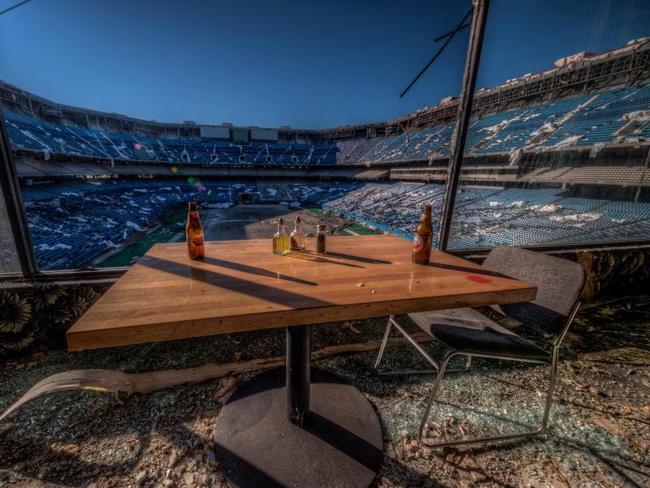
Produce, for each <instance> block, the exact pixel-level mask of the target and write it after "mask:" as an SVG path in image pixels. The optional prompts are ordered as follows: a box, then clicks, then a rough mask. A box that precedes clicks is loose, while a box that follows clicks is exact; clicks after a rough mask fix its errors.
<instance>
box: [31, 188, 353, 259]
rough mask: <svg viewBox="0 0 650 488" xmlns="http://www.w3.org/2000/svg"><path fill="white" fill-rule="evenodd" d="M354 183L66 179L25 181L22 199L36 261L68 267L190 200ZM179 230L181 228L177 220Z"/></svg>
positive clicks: (294, 195)
mask: <svg viewBox="0 0 650 488" xmlns="http://www.w3.org/2000/svg"><path fill="white" fill-rule="evenodd" d="M357 186H359V185H358V184H356V183H353V182H346V183H338V184H335V185H319V184H316V183H291V184H283V185H281V184H265V185H260V186H259V187H258V186H257V185H255V184H251V183H249V182H237V181H232V180H230V181H228V182H227V183H223V182H221V181H219V182H215V181H205V182H201V181H198V180H190V181H179V180H169V179H156V180H141V181H138V180H110V181H102V182H84V181H75V180H65V181H61V182H58V183H52V184H38V185H31V186H24V187H23V200H24V202H25V208H26V211H27V219H28V223H29V228H30V231H31V234H32V240H33V241H34V249H35V251H36V257H37V259H38V262H39V265H40V266H41V267H42V268H43V269H71V268H82V267H86V266H89V265H91V263H92V262H93V260H94V258H96V257H97V256H99V255H100V254H103V253H106V252H107V251H109V250H111V249H113V248H117V247H118V246H120V245H121V244H123V243H124V242H125V241H128V240H129V238H130V237H131V236H133V235H134V234H137V233H140V234H142V233H143V232H145V231H146V230H151V227H152V226H153V227H155V226H156V225H158V224H159V223H160V220H161V217H163V216H164V215H166V214H168V213H169V212H171V211H173V210H175V209H178V208H183V206H184V205H185V202H187V201H190V200H195V201H198V202H200V203H202V204H208V205H225V206H230V205H232V204H233V203H234V202H236V201H237V199H238V194H239V193H242V192H246V193H249V194H250V195H251V196H252V197H253V202H258V203H279V202H286V203H292V202H299V203H300V204H302V205H320V203H321V202H322V201H324V200H329V199H333V198H338V197H340V196H341V195H342V194H343V193H345V192H347V191H349V190H351V189H353V188H356V187H357ZM178 232H182V225H181V226H180V227H179V228H178Z"/></svg>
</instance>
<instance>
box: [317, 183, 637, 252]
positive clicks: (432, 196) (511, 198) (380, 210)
mask: <svg viewBox="0 0 650 488" xmlns="http://www.w3.org/2000/svg"><path fill="white" fill-rule="evenodd" d="M443 192H444V186H443V185H439V184H426V185H423V184H420V183H392V184H390V183H387V184H379V183H372V184H366V185H364V186H362V187H360V188H358V189H356V190H353V191H351V192H349V193H347V194H345V195H344V196H343V197H342V198H340V199H337V200H334V201H330V202H326V203H325V204H324V207H325V208H327V209H328V210H330V211H332V212H335V213H338V214H341V215H344V216H346V217H348V218H351V219H354V220H356V221H358V222H360V223H362V224H364V225H367V226H369V227H373V228H376V229H378V230H381V231H383V232H389V233H392V234H395V235H399V236H403V237H406V238H410V237H411V235H412V233H413V232H414V230H415V227H416V226H417V222H418V218H419V215H420V212H421V208H422V206H423V205H424V204H425V203H430V204H431V205H432V206H433V210H434V215H435V214H437V213H439V212H440V209H441V207H442V198H443ZM437 224H438V222H437V220H436V219H434V234H435V233H437V230H438V229H437ZM631 238H634V239H648V238H650V203H634V202H611V201H609V200H600V199H590V198H573V197H564V196H562V190H560V189H557V188H553V189H523V188H510V189H503V188H494V189H491V188H476V187H461V189H460V191H459V194H458V196H457V202H456V207H455V211H454V219H453V222H452V229H451V240H450V247H451V248H452V249H471V248H492V247H494V246H498V245H515V246H521V245H530V244H541V243H546V244H550V243H552V244H574V243H583V242H590V241H594V240H603V241H605V240H606V241H616V240H621V239H631Z"/></svg>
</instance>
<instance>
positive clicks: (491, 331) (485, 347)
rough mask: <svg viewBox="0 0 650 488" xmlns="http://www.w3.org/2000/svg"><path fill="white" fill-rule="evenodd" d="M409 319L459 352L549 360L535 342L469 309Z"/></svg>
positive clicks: (421, 313)
mask: <svg viewBox="0 0 650 488" xmlns="http://www.w3.org/2000/svg"><path fill="white" fill-rule="evenodd" d="M408 317H409V318H410V319H411V320H412V321H413V322H414V323H415V324H416V325H417V326H418V327H419V328H420V329H422V330H423V331H424V332H425V333H427V334H429V335H430V336H433V337H435V338H436V339H438V340H440V341H442V342H444V343H445V344H447V345H448V346H450V347H451V348H453V349H456V350H457V351H460V352H465V353H468V354H485V355H493V356H503V357H508V358H509V357H512V358H522V359H523V358H525V359H530V360H534V361H544V362H550V359H551V358H550V355H549V353H548V352H547V351H545V350H544V349H542V348H541V347H539V346H537V345H536V344H535V343H533V342H531V341H529V340H528V339H525V338H523V337H521V336H518V335H517V334H515V333H513V332H511V331H509V330H508V329H506V328H504V327H502V326H500V325H499V324H497V323H496V322H494V321H493V320H491V319H489V318H488V317H486V316H485V315H483V314H482V313H480V312H477V311H476V310H473V309H471V308H458V309H453V310H440V311H436V312H420V313H411V314H409V315H408Z"/></svg>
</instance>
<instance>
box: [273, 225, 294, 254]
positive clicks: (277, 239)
mask: <svg viewBox="0 0 650 488" xmlns="http://www.w3.org/2000/svg"><path fill="white" fill-rule="evenodd" d="M290 251H291V246H290V243H289V236H288V235H287V231H286V230H285V229H284V219H283V218H282V217H280V220H278V231H277V232H276V233H275V235H274V236H273V253H274V254H289V252H290Z"/></svg>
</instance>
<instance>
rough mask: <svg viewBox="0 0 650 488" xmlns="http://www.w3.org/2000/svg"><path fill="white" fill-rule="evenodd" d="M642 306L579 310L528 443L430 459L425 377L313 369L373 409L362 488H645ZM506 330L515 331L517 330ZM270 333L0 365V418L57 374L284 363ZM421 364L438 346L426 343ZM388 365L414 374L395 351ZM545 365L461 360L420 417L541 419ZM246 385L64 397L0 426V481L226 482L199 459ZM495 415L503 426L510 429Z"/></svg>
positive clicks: (497, 428)
mask: <svg viewBox="0 0 650 488" xmlns="http://www.w3.org/2000/svg"><path fill="white" fill-rule="evenodd" d="M649 316H650V297H648V296H635V297H628V298H618V299H611V300H610V299H606V300H604V301H602V302H601V303H598V304H592V305H588V306H586V307H585V308H584V309H583V310H582V311H581V312H580V313H579V315H578V317H577V320H576V323H575V326H574V327H573V328H572V330H571V331H570V334H569V335H568V337H567V339H566V344H565V346H564V347H563V349H562V363H561V366H560V373H559V379H558V387H557V390H556V395H555V405H554V407H553V410H552V412H551V420H550V432H549V434H548V435H547V436H545V437H543V438H537V439H529V440H523V441H516V442H509V443H501V444H492V445H488V446H476V447H473V448H460V449H445V450H434V451H432V450H429V449H425V448H422V447H420V446H419V445H418V444H417V443H415V442H414V436H415V435H416V433H417V426H418V422H419V419H420V416H421V414H422V410H423V408H424V405H425V402H426V399H427V395H428V392H429V391H430V389H431V386H432V383H433V380H434V378H433V376H432V375H417V376H406V377H386V376H381V375H378V374H376V372H375V371H374V370H373V368H372V364H373V360H374V357H375V354H376V353H375V352H370V353H358V354H352V355H342V356H336V357H332V358H329V359H324V360H320V361H317V362H316V365H315V366H316V367H318V368H323V369H326V370H329V371H332V372H334V373H336V374H337V375H339V376H340V377H342V378H343V379H344V380H345V381H347V382H350V383H352V384H353V385H355V386H356V387H357V388H359V390H360V391H361V392H362V393H363V394H364V395H366V397H367V398H368V399H369V400H370V402H371V403H372V404H373V406H374V407H375V409H376V411H377V412H378V415H379V417H380V420H381V422H382V428H383V432H384V441H385V442H384V463H383V466H382V469H381V472H380V473H379V475H378V477H377V479H376V480H375V483H374V485H375V486H381V487H394V486H400V487H411V486H427V487H439V486H450V487H456V486H507V487H522V486H530V487H546V486H548V487H619V486H630V487H641V486H650V444H649V443H648V439H650V321H649V320H648V317H649ZM384 324H385V319H373V320H365V321H359V322H352V323H349V322H347V323H331V324H323V325H319V326H315V327H314V328H313V335H312V347H313V349H320V348H322V347H325V346H328V345H333V344H344V343H352V342H365V341H369V340H376V339H379V338H380V337H381V334H382V331H383V326H384ZM517 330H518V332H520V333H522V334H526V335H528V333H529V332H532V331H527V330H525V329H517ZM284 347H285V344H284V334H283V331H282V330H269V331H264V332H256V333H243V334H232V335H225V336H218V337H209V338H202V339H194V340H187V341H175V342H170V343H161V344H150V345H144V346H133V347H128V348H118V349H106V350H100V351H88V352H82V353H68V352H65V351H62V350H60V351H51V352H48V353H47V354H45V355H38V356H35V357H33V358H29V359H26V360H24V361H19V362H15V363H10V364H5V365H3V366H0V409H4V408H6V407H7V406H8V405H9V404H10V403H11V402H13V401H14V400H16V399H17V398H18V397H19V395H20V394H21V393H22V392H24V391H25V390H26V389H27V388H28V387H30V386H31V385H33V384H35V383H36V382H37V381H39V380H40V379H42V378H44V377H46V376H48V375H51V374H53V373H56V372H60V371H65V370H69V369H77V368H111V369H120V370H122V371H125V372H146V371H154V370H160V369H172V368H174V369H180V368H189V367H193V366H198V365H202V364H205V363H224V362H230V361H245V360H249V359H253V358H261V357H270V356H281V355H283V354H284ZM428 347H429V349H430V351H431V353H432V354H439V353H440V350H439V348H437V347H436V346H435V345H433V344H430V345H429V346H428ZM386 360H387V365H392V366H419V363H418V360H417V357H416V356H415V355H414V354H413V352H412V349H410V347H408V346H407V345H403V346H399V345H398V346H395V347H391V348H389V349H388V350H387V356H386ZM547 374H548V368H547V367H546V366H526V365H521V366H519V365H517V366H515V365H509V364H504V363H491V362H487V361H480V360H479V361H475V363H474V364H473V367H472V369H471V370H470V371H469V372H467V373H461V374H455V375H450V376H449V377H448V378H447V379H446V380H445V382H444V385H443V389H442V395H443V397H442V398H443V399H444V403H441V404H438V405H436V406H435V408H434V409H433V411H432V414H431V421H432V423H433V425H434V432H433V433H434V434H435V435H437V436H440V435H445V436H451V437H454V436H462V435H464V434H465V435H467V434H472V433H499V432H508V431H510V430H512V429H514V428H518V427H521V424H526V425H532V424H534V423H535V422H537V421H538V420H539V416H540V413H541V405H542V398H543V394H544V391H545V387H546V381H547V380H546V378H547ZM252 375H253V374H243V375H234V376H230V377H227V378H224V379H221V380H215V381H208V382H205V383H201V384H194V385H185V386H178V387H174V388H169V389H166V390H161V391H158V392H155V393H151V394H148V395H133V396H131V397H128V398H122V399H119V401H118V400H117V399H115V398H113V397H112V396H111V395H108V394H103V393H96V392H64V393H59V394H54V395H51V396H49V397H45V398H41V399H38V400H36V401H34V402H33V403H31V404H29V405H27V406H25V407H24V408H23V409H21V410H20V411H19V412H18V413H17V414H15V415H14V416H12V417H11V418H10V419H8V421H6V422H3V423H1V424H0V486H20V487H33V486H38V487H40V486H47V487H52V486H83V487H93V488H99V487H116V488H117V487H120V488H122V487H127V486H132V487H136V486H149V487H158V486H166V487H172V486H228V482H227V480H226V479H225V478H224V475H223V473H221V471H220V470H219V467H218V466H216V465H214V463H213V462H211V443H212V428H213V426H214V423H215V420H216V418H217V417H218V415H219V410H220V408H221V406H222V404H223V402H224V399H225V398H226V397H227V394H228V393H227V392H228V391H230V389H231V388H232V387H233V386H236V385H237V384H240V383H241V382H243V381H246V380H247V379H248V378H250V377H252ZM507 419H514V423H513V422H512V421H508V420H507Z"/></svg>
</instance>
